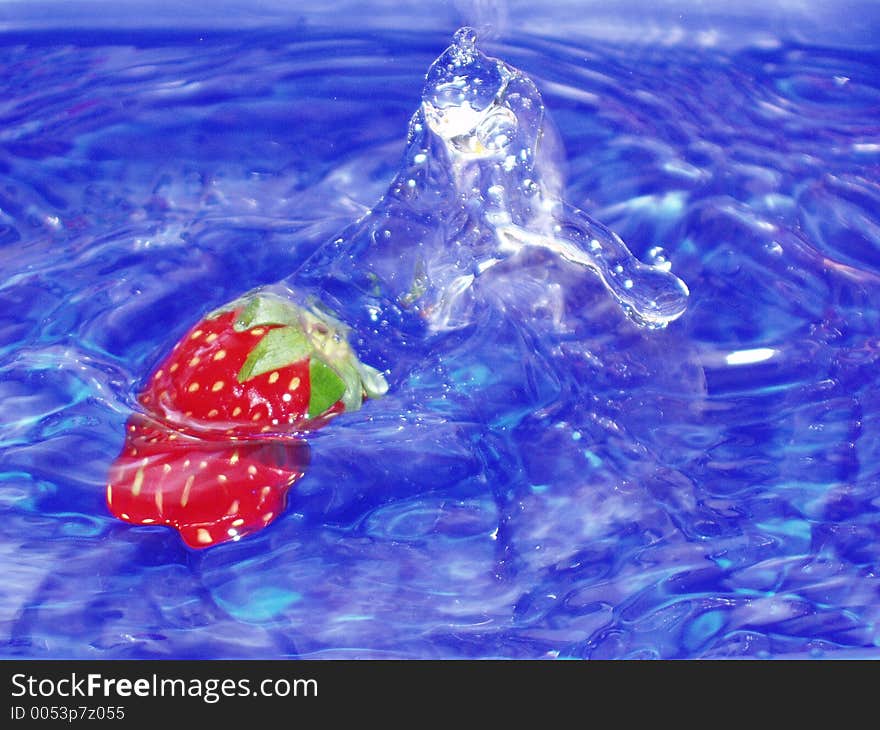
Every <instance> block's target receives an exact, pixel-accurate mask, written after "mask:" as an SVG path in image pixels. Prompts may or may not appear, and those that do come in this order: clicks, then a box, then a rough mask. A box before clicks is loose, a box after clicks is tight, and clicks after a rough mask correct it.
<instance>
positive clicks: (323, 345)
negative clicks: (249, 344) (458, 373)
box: [225, 292, 388, 418]
mask: <svg viewBox="0 0 880 730" xmlns="http://www.w3.org/2000/svg"><path fill="white" fill-rule="evenodd" d="M239 307H240V308H241V311H240V312H239V314H238V316H237V317H236V320H235V323H234V324H233V329H235V331H236V332H245V331H247V330H251V329H254V328H256V327H263V326H269V325H271V326H272V329H270V330H269V331H268V332H267V333H266V334H265V335H264V336H263V337H262V338H261V339H260V341H259V343H258V344H257V345H256V346H255V347H254V349H253V350H251V352H250V354H249V355H248V357H247V359H246V360H245V362H244V364H243V365H242V366H241V370H239V372H238V381H239V382H240V383H244V382H247V381H248V380H250V379H251V378H255V377H257V376H258V375H262V374H263V373H268V372H271V371H273V370H278V369H279V368H283V367H286V366H288V365H293V364H294V363H297V362H301V361H302V360H308V361H309V380H310V384H311V395H310V397H309V409H308V417H309V418H316V417H318V416H320V415H322V414H323V413H324V412H325V411H326V410H327V409H328V408H330V407H331V406H333V405H334V404H335V403H337V402H338V401H340V400H341V401H342V403H343V405H344V406H345V410H346V411H356V410H358V409H359V408H360V407H361V404H362V403H363V401H364V399H365V398H381V397H382V396H383V395H385V393H387V392H388V383H387V381H386V380H385V377H384V376H383V375H382V373H381V372H379V371H378V370H376V368H373V367H370V366H369V365H366V364H364V363H362V362H361V361H360V360H358V357H357V355H356V354H355V352H354V350H353V349H352V347H351V345H350V344H349V342H348V328H347V327H346V326H345V325H344V324H342V322H340V321H338V320H337V319H335V318H334V317H333V316H331V315H330V314H327V313H325V312H322V311H320V310H319V309H318V308H317V307H314V306H313V307H310V308H304V307H300V306H297V305H296V304H294V303H293V302H291V301H289V300H287V299H285V298H283V297H281V296H278V295H276V294H268V293H263V292H261V293H259V294H251V295H249V296H246V297H244V298H242V299H239V300H237V301H236V302H233V303H232V305H231V306H230V307H227V308H225V311H229V309H238V308H239Z"/></svg>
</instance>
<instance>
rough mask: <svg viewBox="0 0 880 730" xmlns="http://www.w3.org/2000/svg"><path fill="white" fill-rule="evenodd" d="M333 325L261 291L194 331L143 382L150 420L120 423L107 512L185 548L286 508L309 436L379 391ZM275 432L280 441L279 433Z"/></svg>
mask: <svg viewBox="0 0 880 730" xmlns="http://www.w3.org/2000/svg"><path fill="white" fill-rule="evenodd" d="M387 387H388V386H387V385H386V383H385V379H384V378H383V377H382V376H381V375H380V374H379V373H378V372H377V371H376V370H374V369H373V368H371V367H369V366H367V365H363V364H362V363H360V362H359V361H358V359H357V357H356V356H355V354H354V352H353V351H352V349H351V347H350V346H349V344H348V341H347V339H346V331H345V328H344V327H343V326H342V325H341V324H340V323H339V322H336V321H335V320H333V319H332V318H330V317H328V316H326V315H322V314H319V313H318V312H316V311H310V310H307V309H304V308H301V307H297V306H296V305H294V304H292V303H290V302H289V301H288V300H286V299H283V298H281V297H278V296H275V295H270V294H265V293H259V294H252V295H250V296H247V297H245V298H243V299H241V300H238V301H236V302H233V303H232V304H231V305H230V306H229V307H228V308H225V309H223V310H220V311H218V312H215V313H214V314H212V315H209V316H208V317H206V318H205V319H204V320H202V321H201V322H199V324H197V325H196V326H195V327H193V328H192V329H191V330H190V331H189V332H188V333H187V334H186V335H185V336H184V338H183V339H182V340H181V341H180V342H179V343H178V344H177V346H176V347H175V348H174V350H173V351H172V352H171V354H170V355H169V356H168V357H167V358H166V359H165V361H164V362H162V364H161V365H160V366H159V368H158V370H156V372H155V373H154V374H153V375H152V377H151V378H150V379H149V381H148V383H147V385H146V387H145V388H144V389H143V391H142V392H141V394H140V396H139V400H140V402H141V404H142V405H143V406H144V408H145V409H146V410H147V411H148V413H149V415H148V416H145V415H140V414H136V415H133V416H132V417H131V418H130V419H129V420H128V423H127V424H126V434H125V435H126V439H125V445H124V447H123V450H122V453H121V454H120V455H119V456H118V457H117V459H116V461H115V462H114V463H113V466H112V467H111V469H110V476H109V479H108V485H107V505H108V506H109V508H110V510H111V512H113V514H115V515H116V516H117V517H119V518H121V519H123V520H126V521H128V522H134V523H137V524H145V525H150V524H162V525H170V526H172V527H175V528H177V530H178V531H179V532H180V534H181V536H182V537H183V540H184V542H186V544H187V545H190V546H191V547H197V548H200V547H208V546H210V545H215V544H217V543H220V542H226V541H228V540H238V539H239V538H240V537H242V536H243V535H245V534H247V533H249V532H254V531H255V530H259V529H262V528H263V527H265V526H266V525H267V524H269V523H270V522H271V521H272V520H273V519H274V518H275V517H277V516H278V515H279V514H280V513H281V511H282V510H283V509H284V503H285V498H286V494H287V490H288V489H289V488H290V486H291V485H292V484H293V483H294V482H295V481H296V480H297V479H299V478H300V477H302V475H303V469H304V468H305V464H306V462H307V460H308V458H307V457H308V447H307V446H306V445H305V443H304V442H302V441H301V440H298V439H296V438H295V437H293V436H292V435H291V433H292V432H293V433H296V432H300V431H306V430H310V429H314V428H318V427H320V426H322V425H324V424H326V423H327V421H329V420H330V419H331V418H332V417H333V416H336V415H338V414H340V413H342V412H344V411H352V410H356V409H358V408H360V407H361V404H362V402H363V400H364V398H367V397H372V398H375V397H378V396H381V395H382V394H384V393H385V391H386V390H387ZM282 434H285V438H283V439H281V438H279V436H281V435H282Z"/></svg>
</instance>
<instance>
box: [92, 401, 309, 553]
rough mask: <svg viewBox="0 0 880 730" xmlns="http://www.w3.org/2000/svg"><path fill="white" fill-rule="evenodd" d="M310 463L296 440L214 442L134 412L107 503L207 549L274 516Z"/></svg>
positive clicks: (123, 516) (112, 474)
mask: <svg viewBox="0 0 880 730" xmlns="http://www.w3.org/2000/svg"><path fill="white" fill-rule="evenodd" d="M308 461H309V447H308V444H306V443H305V441H303V440H302V439H299V438H293V437H287V438H285V439H283V440H281V439H269V440H249V441H240V442H239V441H231V440H222V441H212V440H208V439H204V438H199V437H197V436H192V435H188V434H185V433H182V432H180V431H177V430H175V429H173V428H171V427H169V426H168V425H166V424H164V423H162V422H160V421H157V420H154V419H152V418H150V417H149V416H145V415H143V414H135V415H133V416H131V417H130V418H129V419H128V422H127V423H126V438H125V445H124V446H123V450H122V453H121V454H120V455H119V457H117V459H116V461H115V462H114V463H113V466H112V467H111V469H110V475H109V479H108V485H107V504H108V506H109V507H110V510H111V511H112V512H113V514H114V515H116V516H117V517H119V518H120V519H123V520H125V521H126V522H131V523H134V524H139V525H168V526H171V527H174V528H176V529H177V530H178V531H179V532H180V535H181V537H182V538H183V541H184V542H185V543H186V544H187V545H189V546H190V547H193V548H204V547H209V546H211V545H216V544H218V543H222V542H228V541H231V540H233V541H234V540H238V539H240V538H241V537H243V536H244V535H247V534H249V533H252V532H256V531H257V530H260V529H262V528H264V527H265V526H266V525H268V524H269V523H270V522H272V520H274V519H275V518H276V517H277V516H278V515H280V514H281V513H282V511H283V510H284V506H285V502H286V499H287V490H288V489H290V487H291V486H292V485H293V484H294V483H295V482H296V481H298V480H299V479H300V478H301V477H302V476H303V474H304V470H305V468H306V466H307V465H308Z"/></svg>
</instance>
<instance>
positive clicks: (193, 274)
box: [0, 19, 880, 658]
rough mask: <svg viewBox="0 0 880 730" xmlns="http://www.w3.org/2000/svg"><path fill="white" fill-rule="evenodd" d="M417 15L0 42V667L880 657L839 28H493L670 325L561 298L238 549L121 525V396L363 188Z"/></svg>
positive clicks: (331, 463) (869, 187) (868, 245)
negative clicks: (662, 300)
mask: <svg viewBox="0 0 880 730" xmlns="http://www.w3.org/2000/svg"><path fill="white" fill-rule="evenodd" d="M624 20H625V19H624ZM440 25H441V23H439V22H438V23H437V24H436V25H434V26H431V27H424V26H422V27H418V28H411V27H410V28H402V27H400V28H395V27H390V26H389V27H376V26H371V27H364V28H363V29H361V30H358V29H354V30H341V29H335V30H334V29H328V27H327V26H323V25H313V24H310V23H309V22H307V19H306V20H304V21H303V22H302V24H301V25H299V26H298V27H296V28H293V29H287V30H285V31H283V32H281V31H270V30H265V29H262V30H256V29H248V30H241V31H233V30H230V29H224V30H222V31H217V30H213V31H200V30H190V29H186V30H178V31H175V32H171V31H165V30H161V29H154V30H137V29H134V30H132V29H126V30H124V31H122V30H117V31H114V30H113V29H106V28H105V29H102V30H96V31H86V30H78V31H73V30H65V31H59V30H30V31H24V30H7V31H6V33H5V34H4V33H0V84H2V88H3V94H2V95H0V266H2V281H0V407H2V410H3V418H2V419H0V565H2V568H3V581H2V582H0V656H2V657H6V658H13V657H39V658H286V657H289V658H299V657H302V658H352V657H357V658H396V657H402V658H487V657H510V658H556V657H559V658H697V657H707V658H709V657H711V658H719V657H800V656H815V657H830V656H845V657H851V656H872V657H878V656H880V649H878V648H877V646H878V645H880V627H878V626H877V625H876V624H877V621H878V620H880V592H878V587H880V586H878V577H877V572H878V569H880V476H878V471H880V395H878V387H877V386H878V381H880V372H878V364H880V184H878V175H880V52H878V50H876V49H875V48H871V47H866V46H865V44H864V43H863V42H862V41H863V39H860V42H859V43H858V44H855V43H854V44H853V45H851V46H848V45H847V44H846V43H843V42H840V38H835V39H833V40H834V41H835V42H831V40H829V39H827V38H822V39H820V41H821V42H819V41H815V42H811V41H810V39H809V38H804V37H795V36H794V35H792V36H791V37H776V36H774V35H773V33H772V28H771V29H770V30H768V31H767V32H765V33H760V34H756V35H755V36H754V37H750V38H749V39H748V42H744V43H742V44H729V43H723V42H721V41H719V38H720V39H722V40H723V39H724V37H725V36H724V34H723V32H716V33H715V35H712V34H711V33H709V34H706V33H705V32H704V33H702V34H696V35H695V34H690V35H689V34H687V33H684V34H676V33H672V32H670V33H667V34H665V35H664V34H660V35H659V36H655V37H654V38H653V40H652V41H651V42H643V41H639V40H638V39H637V38H621V37H618V38H604V39H603V38H600V37H595V36H592V37H586V36H577V37H567V36H566V35H565V32H564V27H554V26H553V25H552V24H546V23H545V24H542V25H538V26H536V27H534V28H531V29H530V28H529V27H528V26H527V24H522V23H520V24H513V25H512V26H510V28H511V29H509V30H508V31H507V32H498V33H497V34H496V36H495V38H494V39H493V38H491V36H490V37H489V39H488V40H487V41H486V42H485V48H486V49H487V50H488V51H489V52H491V54H492V55H494V56H498V57H501V58H504V59H505V60H506V61H508V62H510V63H511V64H513V65H515V66H516V67H518V68H520V69H522V70H523V71H524V72H525V73H527V74H528V75H529V76H530V77H531V78H532V79H533V80H534V81H535V83H536V85H537V87H538V88H539V89H540V91H541V93H542V95H543V97H544V102H545V104H546V106H547V109H548V112H549V114H550V115H551V116H552V118H553V120H554V122H555V126H556V128H557V129H558V133H559V137H560V139H561V140H562V142H563V145H564V157H563V156H562V154H560V156H559V161H560V164H562V166H563V169H564V171H565V172H566V173H567V179H568V185H567V188H566V190H567V192H566V198H567V199H568V200H569V201H570V202H572V203H574V204H576V205H577V206H579V207H581V208H583V209H584V210H586V211H588V212H589V213H590V214H591V215H593V216H595V217H596V218H598V219H600V220H602V221H603V222H604V223H606V224H607V225H609V226H610V227H611V228H612V229H613V230H615V231H616V232H617V233H619V234H620V235H621V236H622V237H623V239H624V240H625V241H627V243H628V245H629V246H630V248H631V249H632V250H633V252H634V253H635V254H636V255H637V256H638V257H640V258H642V259H649V258H651V257H656V256H658V252H657V250H656V247H662V249H663V254H662V255H663V256H665V258H666V259H668V260H669V261H670V262H671V263H672V267H673V270H674V271H675V273H676V274H677V275H678V276H680V277H681V278H682V279H683V280H684V281H686V282H687V284H688V287H689V289H690V292H691V294H690V299H689V304H688V310H687V312H686V313H685V314H684V316H682V317H681V318H680V319H678V320H677V321H675V322H673V323H672V324H670V325H669V326H668V327H667V328H666V329H662V330H654V331H651V330H646V329H643V328H640V327H638V326H636V324H634V323H633V322H632V321H631V320H630V319H628V318H627V317H625V316H624V315H623V314H622V313H621V311H620V309H619V308H618V307H617V306H616V305H615V304H614V302H613V301H611V298H610V297H609V296H608V294H607V292H606V291H605V290H604V288H603V287H602V286H601V284H600V283H599V282H598V280H596V279H591V278H590V277H589V275H585V277H584V281H583V282H582V284H581V285H580V286H579V287H578V289H577V291H576V292H561V293H560V294H559V296H558V298H557V300H558V302H559V303H561V305H564V306H565V310H566V312H573V313H574V314H571V315H569V316H567V317H566V318H565V321H566V323H567V327H566V328H565V331H564V332H562V333H561V334H559V333H557V334H556V335H554V336H553V337H552V338H551V337H550V336H549V335H548V336H547V337H546V338H544V337H542V336H540V333H541V332H542V330H540V329H536V328H534V327H532V326H530V325H528V323H524V322H521V321H518V319H517V317H516V316H510V317H506V318H499V317H495V318H492V319H489V320H486V321H481V322H479V323H478V326H477V327H476V328H475V329H472V330H469V331H468V332H467V334H466V336H462V337H459V338H457V339H456V340H455V342H454V343H453V345H452V346H450V347H449V348H448V349H447V350H445V351H443V352H437V353H433V355H432V356H431V357H427V358H425V359H424V360H423V361H422V362H420V363H418V364H417V365H416V366H414V367H413V368H412V369H411V371H410V372H408V373H407V375H406V378H405V379H404V380H403V382H402V384H401V385H400V386H399V388H398V389H397V391H396V392H393V393H391V394H389V396H388V398H387V399H385V400H383V401H377V402H375V403H370V404H368V405H367V407H365V408H364V409H363V410H362V411H361V412H359V413H358V414H355V415H352V416H345V417H342V418H340V419H339V420H338V421H336V422H335V423H333V424H332V425H331V426H330V427H328V428H327V429H325V430H324V431H323V432H321V433H320V434H319V435H318V436H316V437H315V438H314V440H313V443H312V464H311V467H310V470H309V471H308V472H307V474H306V476H305V478H304V479H303V480H302V481H301V482H299V483H298V484H297V485H296V486H295V487H294V489H293V491H292V492H291V495H290V500H289V505H288V510H287V512H286V514H285V515H284V516H283V517H282V518H280V519H278V520H277V521H276V522H275V523H273V524H272V525H271V526H270V527H269V528H267V529H266V530H263V531H262V532H260V533H258V534H255V535H252V536H250V537H248V538H246V539H244V540H242V541H240V542H237V543H229V544H225V545H221V546H218V547H214V548H210V549H208V550H204V551H194V550H190V549H187V548H186V547H185V546H183V544H182V543H181V541H180V539H179V537H178V535H177V533H176V532H175V531H173V530H171V529H168V528H163V527H132V526H130V525H128V524H124V523H122V522H120V521H118V520H116V519H114V518H113V517H112V516H111V515H110V514H109V513H108V511H107V508H106V506H105V503H104V487H105V478H106V475H107V470H108V467H109V465H110V463H111V461H112V460H113V458H114V457H115V455H116V454H117V453H118V451H119V448H120V446H121V444H122V438H123V424H124V422H125V420H126V418H127V416H128V415H129V414H130V412H131V410H132V408H133V405H134V395H135V393H136V392H137V388H138V386H139V384H140V382H141V380H142V378H144V377H145V376H146V375H147V374H148V372H149V370H150V369H151V368H152V367H153V366H155V365H156V363H157V362H158V361H159V359H160V358H161V357H162V355H163V354H164V353H165V352H167V349H168V348H169V347H170V346H171V345H172V344H173V343H174V342H175V341H176V340H177V338H178V337H179V336H180V335H181V334H183V333H184V332H185V331H186V330H187V329H188V328H189V327H190V326H191V325H192V324H193V323H194V322H195V321H196V320H197V319H198V318H199V317H201V316H202V315H203V314H204V313H205V312H207V311H209V310H210V309H212V308H214V307H216V306H218V305H221V304H224V303H225V302H227V301H229V300H231V299H233V298H234V297H236V296H238V295H240V294H241V293H243V292H245V291H247V290H249V289H251V288H253V287H255V286H258V285H262V284H266V283H270V282H274V281H276V280H278V279H279V278H281V277H284V276H286V275H287V274H288V273H289V272H291V271H294V270H295V269H296V268H297V267H298V266H299V265H300V264H302V262H303V261H305V260H306V258H307V257H308V256H309V255H310V254H312V253H313V252H314V251H315V250H316V248H317V247H318V246H319V244H321V243H323V242H324V241H326V240H330V239H332V237H333V236H335V235H336V234H337V232H338V231H340V230H341V229H343V228H344V227H345V226H346V225H347V224H349V223H350V222H351V221H352V220H354V219H356V218H358V217H359V216H361V215H363V214H364V213H365V212H366V211H367V209H368V208H369V207H370V206H371V205H373V204H374V203H375V201H376V200H377V199H378V198H379V197H380V196H381V195H382V193H383V192H384V191H385V189H386V187H387V185H388V183H389V181H390V180H391V179H392V177H393V176H394V174H395V172H396V170H397V166H398V164H399V160H400V157H401V155H402V153H403V150H404V143H405V134H406V125H407V121H408V119H409V117H410V115H411V114H412V112H413V111H414V109H415V108H416V106H417V105H418V103H419V98H420V97H419V95H420V90H421V85H422V81H423V75H424V72H425V69H427V67H428V65H429V64H430V63H431V61H432V60H433V59H434V58H435V57H436V56H437V55H438V53H440V52H441V51H442V50H443V48H444V47H445V46H447V45H448V43H449V41H450V38H451V33H452V31H453V30H454V29H455V27H454V26H453V25H450V26H448V27H447V26H446V25H444V26H443V27H440ZM721 30H722V31H723V28H722V29H721ZM502 31H503V28H502ZM634 35H637V34H634ZM563 160H564V162H563ZM557 300H554V301H557ZM515 312H516V310H515V309H514V310H512V315H513V314H515ZM536 333H537V334H536Z"/></svg>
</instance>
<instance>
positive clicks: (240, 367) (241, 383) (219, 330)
mask: <svg viewBox="0 0 880 730" xmlns="http://www.w3.org/2000/svg"><path fill="white" fill-rule="evenodd" d="M386 390H387V385H386V384H385V380H384V378H383V377H382V376H381V375H380V374H379V373H378V372H377V371H375V370H374V369H373V368H370V367H369V366H366V365H363V364H362V363H360V362H359V361H358V360H357V357H356V356H355V354H354V352H353V351H352V349H351V347H350V346H349V344H348V342H347V340H346V338H345V331H344V328H343V326H342V325H341V324H340V323H338V322H335V321H334V320H332V319H331V318H329V317H327V316H323V315H319V314H317V313H316V312H313V311H308V310H305V309H303V308H300V307H297V306H295V305H293V304H291V303H290V302H289V301H287V300H285V299H282V298H280V297H277V296H274V295H268V294H255V295H251V296H249V297H247V298H245V299H243V300H239V301H237V302H233V304H232V305H231V306H230V308H229V309H226V310H221V311H219V312H216V313H214V314H212V315H210V316H208V317H207V318H205V319H204V320H202V321H201V322H199V323H198V324H197V325H196V326H195V327H193V328H192V329H191V330H190V331H189V332H188V333H187V334H186V335H185V336H184V337H183V339H182V340H181V341H180V342H179V343H178V344H177V346H176V347H175V348H174V351H173V352H172V353H171V354H170V355H169V356H168V357H167V358H166V359H165V361H164V362H163V363H162V364H161V365H160V366H159V368H158V370H156V372H155V373H154V374H153V376H152V377H151V378H150V380H149V382H148V384H147V386H146V388H145V389H144V390H143V392H142V393H141V395H140V402H141V403H142V404H143V406H144V407H145V408H146V409H147V410H148V411H150V412H151V413H153V414H154V415H156V416H157V417H159V418H161V419H163V420H165V421H167V422H169V423H171V424H174V425H175V426H176V427H178V428H183V429H185V430H187V431H188V432H193V431H196V432H199V433H200V434H203V435H205V436H208V437H217V436H219V435H220V434H223V435H225V436H227V437H230V438H234V439H240V438H244V437H249V436H254V435H257V434H266V433H270V432H272V433H289V432H290V431H292V430H296V431H303V430H309V429H314V428H317V427H319V426H322V425H324V424H325V423H327V421H328V420H329V419H330V418H332V417H333V416H336V415H338V414H339V413H342V412H343V411H352V410H356V409H358V408H360V406H361V403H362V402H363V400H364V398H366V397H377V396H380V395H382V394H383V393H384V392H385V391H386Z"/></svg>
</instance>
